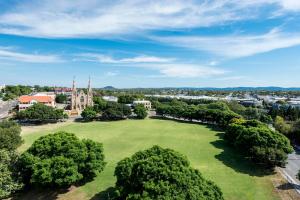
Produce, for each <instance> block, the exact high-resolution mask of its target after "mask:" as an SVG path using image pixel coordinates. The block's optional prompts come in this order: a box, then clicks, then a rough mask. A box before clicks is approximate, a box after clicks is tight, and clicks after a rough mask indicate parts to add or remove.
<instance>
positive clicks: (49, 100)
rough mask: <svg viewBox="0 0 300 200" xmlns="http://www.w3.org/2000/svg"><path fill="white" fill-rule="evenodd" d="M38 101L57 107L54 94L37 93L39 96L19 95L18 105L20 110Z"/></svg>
mask: <svg viewBox="0 0 300 200" xmlns="http://www.w3.org/2000/svg"><path fill="white" fill-rule="evenodd" d="M36 103H41V104H44V105H46V106H51V107H53V108H55V106H56V104H55V98H53V97H52V96H47V95H37V96H32V95H31V96H30V95H23V96H20V97H19V100H18V105H19V111H21V110H26V109H27V108H29V107H30V106H32V105H34V104H36Z"/></svg>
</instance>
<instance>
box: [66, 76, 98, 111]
mask: <svg viewBox="0 0 300 200" xmlns="http://www.w3.org/2000/svg"><path fill="white" fill-rule="evenodd" d="M93 104H94V103H93V90H92V87H91V79H89V83H88V88H87V93H85V92H84V91H83V90H77V88H76V85H75V80H73V87H72V96H71V115H80V114H81V112H82V111H83V110H84V109H85V108H86V107H88V106H93Z"/></svg>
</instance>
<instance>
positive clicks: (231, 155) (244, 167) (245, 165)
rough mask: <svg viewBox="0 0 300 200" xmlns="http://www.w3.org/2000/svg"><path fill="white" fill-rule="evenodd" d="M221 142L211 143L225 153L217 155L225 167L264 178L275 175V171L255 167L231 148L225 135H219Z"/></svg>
mask: <svg viewBox="0 0 300 200" xmlns="http://www.w3.org/2000/svg"><path fill="white" fill-rule="evenodd" d="M217 135H218V136H219V138H220V139H219V140H216V141H213V142H211V144H212V145H213V146H214V147H216V148H218V149H222V150H223V151H222V152H221V153H220V154H218V155H216V156H215V158H216V159H218V160H219V161H221V162H222V163H223V164H224V165H226V166H228V167H230V168H232V169H234V170H235V171H236V172H238V173H243V174H248V175H250V176H257V177H262V176H266V175H271V174H275V172H274V170H270V169H266V168H263V167H260V166H258V165H255V164H254V163H252V162H251V161H250V160H248V159H246V158H245V157H244V156H243V154H242V153H241V152H238V150H237V149H234V148H233V147H231V146H230V145H229V144H228V143H227V142H226V141H225V140H223V134H222V133H218V134H217Z"/></svg>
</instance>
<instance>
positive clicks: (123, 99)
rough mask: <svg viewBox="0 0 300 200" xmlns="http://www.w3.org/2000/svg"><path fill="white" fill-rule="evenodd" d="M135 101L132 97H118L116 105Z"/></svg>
mask: <svg viewBox="0 0 300 200" xmlns="http://www.w3.org/2000/svg"><path fill="white" fill-rule="evenodd" d="M134 100H135V97H134V96H133V95H120V96H118V103H123V104H130V103H132V102H133V101H134Z"/></svg>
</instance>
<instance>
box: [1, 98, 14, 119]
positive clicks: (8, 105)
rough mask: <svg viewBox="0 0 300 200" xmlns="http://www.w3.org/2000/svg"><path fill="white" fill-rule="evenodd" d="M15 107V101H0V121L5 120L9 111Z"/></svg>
mask: <svg viewBox="0 0 300 200" xmlns="http://www.w3.org/2000/svg"><path fill="white" fill-rule="evenodd" d="M16 105H17V101H15V100H13V101H1V102H0V119H3V118H6V117H7V116H8V114H9V111H10V110H11V109H12V108H14V107H15V106H16Z"/></svg>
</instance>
